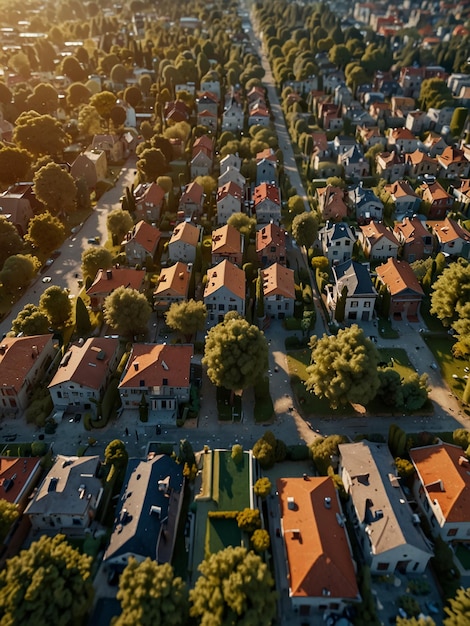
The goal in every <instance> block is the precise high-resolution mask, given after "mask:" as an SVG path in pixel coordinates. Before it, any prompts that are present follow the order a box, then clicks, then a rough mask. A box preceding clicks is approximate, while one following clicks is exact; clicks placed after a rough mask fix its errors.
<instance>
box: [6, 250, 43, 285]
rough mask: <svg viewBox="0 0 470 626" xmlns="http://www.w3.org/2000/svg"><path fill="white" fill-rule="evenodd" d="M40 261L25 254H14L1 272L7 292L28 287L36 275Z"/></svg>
mask: <svg viewBox="0 0 470 626" xmlns="http://www.w3.org/2000/svg"><path fill="white" fill-rule="evenodd" d="M37 267H38V261H37V259H36V257H32V256H31V255H24V254H14V255H12V256H10V257H8V259H7V260H6V261H5V263H4V264H3V269H2V271H1V272H0V281H1V282H2V283H3V286H4V287H5V289H6V290H7V291H10V292H14V291H16V290H17V289H23V288H24V287H27V286H28V285H29V283H30V282H31V280H32V278H33V276H34V275H35V274H36V270H37Z"/></svg>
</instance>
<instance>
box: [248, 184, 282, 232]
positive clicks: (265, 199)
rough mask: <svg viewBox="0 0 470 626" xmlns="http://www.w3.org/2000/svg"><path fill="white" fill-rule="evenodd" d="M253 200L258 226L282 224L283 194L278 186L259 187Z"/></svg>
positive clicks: (255, 190)
mask: <svg viewBox="0 0 470 626" xmlns="http://www.w3.org/2000/svg"><path fill="white" fill-rule="evenodd" d="M252 200H253V211H254V213H255V215H256V223H257V224H269V223H271V222H272V223H274V224H277V225H279V224H280V223H281V193H280V190H279V187H278V186H277V185H276V184H272V183H261V184H260V185H257V186H256V187H255V189H254V191H253V195H252Z"/></svg>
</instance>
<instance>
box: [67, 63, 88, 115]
mask: <svg viewBox="0 0 470 626" xmlns="http://www.w3.org/2000/svg"><path fill="white" fill-rule="evenodd" d="M68 58H70V57H68ZM90 98H91V91H90V90H89V89H88V87H87V86H86V85H84V84H83V83H72V84H71V85H69V86H68V87H67V104H68V105H69V107H78V106H80V105H81V104H87V103H88V102H89V100H90Z"/></svg>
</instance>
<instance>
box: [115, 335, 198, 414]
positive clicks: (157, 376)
mask: <svg viewBox="0 0 470 626" xmlns="http://www.w3.org/2000/svg"><path fill="white" fill-rule="evenodd" d="M193 354H194V348H193V346H192V345H188V344H171V345H170V344H166V343H163V344H162V343H160V344H150V343H136V344H134V345H133V347H132V352H131V355H130V357H129V360H128V362H127V365H126V368H125V370H124V372H123V375H122V377H121V382H120V383H119V394H120V396H121V403H122V406H123V407H124V408H126V409H138V408H139V405H140V404H141V402H142V396H143V397H144V398H145V400H146V402H147V403H148V411H149V414H148V417H149V422H150V423H159V424H168V425H175V424H176V420H177V419H178V417H179V416H180V414H179V412H180V407H181V405H182V404H184V403H185V402H188V400H189V396H190V389H191V361H192V358H193ZM157 420H158V422H157Z"/></svg>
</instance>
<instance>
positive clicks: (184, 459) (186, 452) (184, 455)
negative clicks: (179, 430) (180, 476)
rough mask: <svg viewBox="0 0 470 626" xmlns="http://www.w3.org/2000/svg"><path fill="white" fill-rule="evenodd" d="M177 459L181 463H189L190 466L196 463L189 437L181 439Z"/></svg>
mask: <svg viewBox="0 0 470 626" xmlns="http://www.w3.org/2000/svg"><path fill="white" fill-rule="evenodd" d="M177 461H178V463H181V465H184V464H185V463H187V464H188V465H189V466H191V465H194V464H195V463H196V457H195V455H194V450H193V447H192V445H191V442H190V441H189V440H188V439H180V443H179V450H178V456H177Z"/></svg>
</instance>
